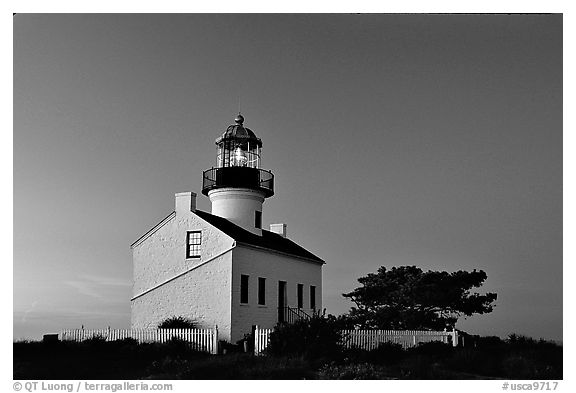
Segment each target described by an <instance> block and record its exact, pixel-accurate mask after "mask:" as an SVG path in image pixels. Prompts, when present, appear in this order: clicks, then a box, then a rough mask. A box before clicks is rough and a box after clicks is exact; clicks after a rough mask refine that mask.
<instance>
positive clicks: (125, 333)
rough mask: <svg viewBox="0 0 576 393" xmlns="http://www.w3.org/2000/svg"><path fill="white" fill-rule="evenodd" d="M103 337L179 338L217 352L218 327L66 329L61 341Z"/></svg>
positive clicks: (191, 344)
mask: <svg viewBox="0 0 576 393" xmlns="http://www.w3.org/2000/svg"><path fill="white" fill-rule="evenodd" d="M98 336H100V337H103V338H105V339H106V341H116V340H122V339H125V338H133V339H135V340H137V341H138V342H139V343H151V342H159V343H165V342H167V341H170V340H171V339H172V338H179V339H181V340H183V341H187V342H188V343H190V346H191V347H192V348H193V349H195V350H197V351H204V352H208V353H211V354H217V353H218V328H216V327H215V328H214V329H68V330H62V331H61V332H60V335H59V339H60V340H62V341H66V340H67V341H77V342H80V341H84V340H88V339H90V338H93V337H98Z"/></svg>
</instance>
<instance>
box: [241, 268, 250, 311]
mask: <svg viewBox="0 0 576 393" xmlns="http://www.w3.org/2000/svg"><path fill="white" fill-rule="evenodd" d="M240 303H244V304H247V303H248V276H247V275H245V274H241V275H240Z"/></svg>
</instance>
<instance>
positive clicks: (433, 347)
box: [408, 341, 454, 360]
mask: <svg viewBox="0 0 576 393" xmlns="http://www.w3.org/2000/svg"><path fill="white" fill-rule="evenodd" d="M408 352H409V353H410V354H411V355H423V356H428V357H430V358H431V359H435V360H437V359H444V358H446V357H448V356H450V355H452V354H453V353H454V347H453V346H452V344H445V343H443V342H441V341H431V342H427V343H419V344H418V345H417V346H416V347H413V348H409V349H408Z"/></svg>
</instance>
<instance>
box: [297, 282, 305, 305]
mask: <svg viewBox="0 0 576 393" xmlns="http://www.w3.org/2000/svg"><path fill="white" fill-rule="evenodd" d="M302 307H304V285H303V284H298V308H302Z"/></svg>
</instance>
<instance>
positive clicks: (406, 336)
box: [342, 330, 458, 351]
mask: <svg viewBox="0 0 576 393" xmlns="http://www.w3.org/2000/svg"><path fill="white" fill-rule="evenodd" d="M342 340H343V344H344V347H345V348H359V349H365V350H367V351H371V350H373V349H376V348H378V346H379V345H380V344H382V343H385V342H389V343H394V344H400V345H402V348H404V349H407V348H412V347H415V346H417V345H418V344H420V343H428V342H432V341H440V342H443V343H445V344H448V343H452V345H453V346H457V345H458V332H457V331H456V330H453V331H451V332H449V331H446V330H444V331H430V330H343V331H342Z"/></svg>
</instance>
